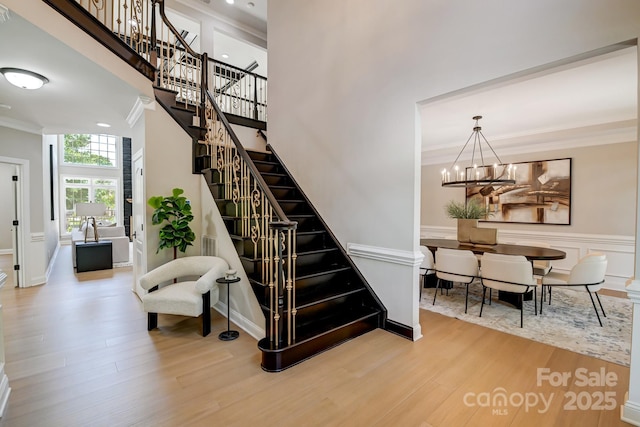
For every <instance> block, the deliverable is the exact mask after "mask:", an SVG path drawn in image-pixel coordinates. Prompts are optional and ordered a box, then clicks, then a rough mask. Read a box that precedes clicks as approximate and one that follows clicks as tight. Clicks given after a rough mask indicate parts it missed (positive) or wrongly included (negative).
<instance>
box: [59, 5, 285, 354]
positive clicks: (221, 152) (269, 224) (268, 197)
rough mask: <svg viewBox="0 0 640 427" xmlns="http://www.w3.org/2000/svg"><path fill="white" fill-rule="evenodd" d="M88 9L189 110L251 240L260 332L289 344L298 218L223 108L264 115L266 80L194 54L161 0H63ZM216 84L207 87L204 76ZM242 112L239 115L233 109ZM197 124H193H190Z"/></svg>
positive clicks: (276, 342) (277, 342) (260, 117)
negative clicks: (264, 293)
mask: <svg viewBox="0 0 640 427" xmlns="http://www.w3.org/2000/svg"><path fill="white" fill-rule="evenodd" d="M69 1H70V2H73V1H75V2H76V3H78V4H80V6H81V7H83V8H84V9H85V10H87V11H88V12H89V13H90V14H91V15H92V16H93V17H94V18H96V19H97V20H99V21H100V23H101V24H102V25H105V26H106V27H108V28H109V29H110V30H111V31H112V32H113V33H115V34H117V35H118V37H119V38H120V39H121V40H123V41H124V42H125V43H127V45H128V46H129V47H131V48H132V49H133V50H134V51H136V52H137V53H138V54H140V55H141V56H142V57H143V58H144V59H146V60H147V61H148V62H149V63H151V64H152V65H153V66H155V67H156V85H157V86H159V87H162V88H165V89H169V90H173V91H175V92H176V94H177V95H176V102H177V103H183V104H184V106H185V108H189V109H194V110H195V113H194V115H195V117H196V118H197V120H196V121H197V122H198V123H197V125H199V126H200V127H201V128H204V129H206V136H205V138H204V140H202V141H198V142H199V143H201V144H205V145H206V147H207V152H208V154H209V155H210V156H211V166H212V168H213V169H216V170H217V171H218V174H217V177H218V179H219V180H220V184H222V186H223V188H224V198H225V199H226V200H228V201H229V203H232V204H233V206H234V207H235V216H234V220H236V221H239V223H240V225H239V227H238V232H239V233H240V235H241V236H242V237H244V238H250V239H251V241H252V242H253V245H254V254H257V255H258V257H259V261H260V271H259V272H258V276H259V279H260V280H261V282H262V283H263V284H265V285H267V286H268V290H269V295H270V302H269V315H268V319H267V328H266V335H267V338H268V339H269V341H270V343H271V344H272V347H273V348H280V347H283V346H286V345H290V344H293V343H294V342H295V316H296V303H295V278H296V267H295V265H296V258H297V255H296V253H295V247H296V228H297V224H296V222H292V221H290V220H289V219H288V218H287V216H286V215H285V213H284V211H283V210H282V208H281V207H280V205H279V204H278V202H277V201H276V198H275V196H274V195H273V193H272V192H271V190H270V189H269V187H268V186H267V184H266V183H265V182H264V180H263V178H262V176H261V175H260V173H259V171H258V169H257V168H256V166H255V164H254V163H253V162H252V161H251V159H250V157H249V155H248V153H247V152H246V150H245V149H244V148H243V147H242V144H241V143H240V141H239V140H238V137H237V136H236V134H235V133H234V132H233V129H232V128H231V126H230V124H229V122H228V120H227V118H226V117H225V115H224V113H223V110H222V109H221V108H220V107H219V106H218V105H217V104H216V100H218V101H219V102H221V103H222V104H223V105H226V106H227V107H228V108H227V109H225V112H227V113H231V114H237V115H240V114H249V113H250V114H249V117H250V118H257V119H258V120H266V79H264V78H263V77H260V76H258V75H255V74H253V73H250V72H248V71H246V70H241V69H237V68H235V67H232V66H229V65H228V64H221V63H214V64H213V66H212V67H211V68H212V70H211V71H212V72H211V74H210V73H209V70H208V68H209V62H210V61H209V59H208V56H207V54H206V53H202V54H200V53H198V52H195V51H194V50H193V49H192V48H191V47H190V46H189V44H188V43H187V42H186V40H185V39H184V38H183V37H182V35H181V34H180V32H179V31H178V30H177V29H176V28H175V27H174V26H173V25H172V24H171V22H170V20H169V19H168V18H167V16H166V14H165V8H164V1H163V0H112V1H110V2H106V1H104V0H69ZM210 78H212V79H213V80H214V81H215V82H216V85H214V87H213V92H214V94H212V93H211V92H209V90H208V88H209V79H210ZM238 113H240V114H238ZM195 124H196V123H194V125H195Z"/></svg>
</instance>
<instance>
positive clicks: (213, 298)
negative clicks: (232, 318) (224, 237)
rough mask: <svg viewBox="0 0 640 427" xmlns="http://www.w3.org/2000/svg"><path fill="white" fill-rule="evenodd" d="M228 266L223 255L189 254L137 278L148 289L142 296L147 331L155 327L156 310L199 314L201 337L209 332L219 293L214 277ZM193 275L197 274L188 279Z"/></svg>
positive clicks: (222, 274)
mask: <svg viewBox="0 0 640 427" xmlns="http://www.w3.org/2000/svg"><path fill="white" fill-rule="evenodd" d="M228 269H229V264H228V263H227V262H226V261H225V260H224V259H222V258H219V257H214V256H190V257H184V258H178V259H174V260H172V261H169V262H167V263H166V264H163V265H161V266H159V267H157V268H155V269H154V270H152V271H149V272H148V273H146V274H144V275H143V276H142V277H140V287H142V289H144V290H147V291H149V293H147V294H145V295H144V296H143V297H142V306H143V308H144V311H146V312H147V313H148V316H147V317H148V319H147V330H149V331H151V330H153V329H155V328H157V327H158V313H163V314H176V315H181V316H191V317H199V316H202V336H205V337H206V336H207V335H209V333H210V332H211V304H215V303H217V302H218V296H219V291H218V284H217V283H216V279H218V278H220V277H223V276H224V273H225V271H227V270H228ZM195 276H200V277H199V278H198V279H196V280H190V279H192V278H193V277H195ZM174 279H176V282H175V283H171V281H173V280H174ZM183 279H185V280H183Z"/></svg>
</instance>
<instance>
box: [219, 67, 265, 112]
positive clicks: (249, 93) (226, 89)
mask: <svg viewBox="0 0 640 427" xmlns="http://www.w3.org/2000/svg"><path fill="white" fill-rule="evenodd" d="M209 64H210V65H209V88H210V89H211V90H212V92H213V95H214V97H215V100H216V103H217V104H218V106H219V107H220V109H221V110H222V112H224V113H227V114H234V115H236V116H241V117H246V118H249V119H253V120H258V121H261V122H266V121H267V79H266V78H265V77H262V76H260V75H258V74H255V73H252V72H250V71H246V70H243V69H242V68H238V67H235V66H233V65H230V64H225V63H224V62H220V61H216V60H213V59H209Z"/></svg>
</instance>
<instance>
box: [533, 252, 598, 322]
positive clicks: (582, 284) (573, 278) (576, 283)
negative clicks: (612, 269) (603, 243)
mask: <svg viewBox="0 0 640 427" xmlns="http://www.w3.org/2000/svg"><path fill="white" fill-rule="evenodd" d="M606 272H607V256H606V255H605V254H603V253H599V252H593V253H590V254H588V255H586V256H584V257H582V258H581V259H580V260H579V261H578V263H577V264H576V265H574V266H573V268H571V271H570V272H569V274H564V273H558V272H555V271H552V272H551V273H549V274H547V275H546V276H544V277H543V278H542V288H543V289H544V287H545V286H546V287H548V288H549V304H551V288H553V287H554V286H564V287H567V288H568V289H572V290H576V291H580V290H582V291H585V290H586V291H587V293H588V294H589V298H591V304H592V305H593V309H594V310H595V312H596V316H597V317H598V322H599V323H600V326H602V320H601V319H600V314H599V313H598V308H597V307H596V303H595V301H594V300H593V295H595V296H596V299H597V300H598V304H599V305H600V310H602V315H603V316H604V317H607V315H606V313H605V312H604V308H603V307H602V302H601V301H600V296H599V295H598V291H599V290H600V289H602V287H603V286H604V278H605V274H606ZM543 293H544V292H543ZM540 314H542V301H540Z"/></svg>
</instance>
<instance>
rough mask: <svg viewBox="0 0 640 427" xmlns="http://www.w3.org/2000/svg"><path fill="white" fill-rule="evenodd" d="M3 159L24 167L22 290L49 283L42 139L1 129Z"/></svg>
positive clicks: (0, 139)
mask: <svg viewBox="0 0 640 427" xmlns="http://www.w3.org/2000/svg"><path fill="white" fill-rule="evenodd" d="M0 141H1V142H2V143H0V157H4V158H8V159H15V162H14V161H11V163H17V164H20V165H21V167H22V173H23V174H24V176H23V177H22V181H21V182H20V183H19V185H20V186H21V187H22V194H23V200H22V207H23V211H22V212H23V214H22V221H23V222H22V223H21V227H22V233H23V238H24V244H23V247H22V248H20V249H19V250H20V251H22V254H20V257H19V262H20V266H21V269H22V270H23V275H24V278H23V282H22V283H21V286H22V287H25V286H34V285H40V284H42V283H44V282H45V280H46V268H47V263H46V259H45V255H46V250H45V243H44V241H45V239H44V220H43V194H44V193H43V190H42V185H41V183H42V179H43V178H42V177H43V169H42V136H41V135H36V134H33V133H29V132H23V131H20V130H15V129H9V128H6V127H2V126H0Z"/></svg>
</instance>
